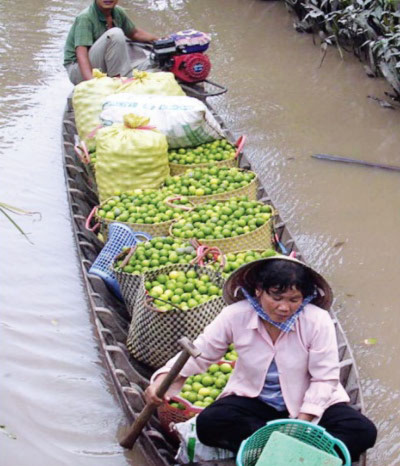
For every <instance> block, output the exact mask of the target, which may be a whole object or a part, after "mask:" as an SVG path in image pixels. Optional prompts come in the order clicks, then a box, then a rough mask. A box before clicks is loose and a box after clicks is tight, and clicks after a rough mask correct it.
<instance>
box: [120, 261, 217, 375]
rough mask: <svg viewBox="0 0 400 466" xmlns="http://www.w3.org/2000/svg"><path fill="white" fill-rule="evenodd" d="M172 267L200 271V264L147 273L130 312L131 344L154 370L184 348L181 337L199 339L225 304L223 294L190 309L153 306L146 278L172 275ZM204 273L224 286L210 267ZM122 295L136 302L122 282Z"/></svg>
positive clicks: (135, 355)
mask: <svg viewBox="0 0 400 466" xmlns="http://www.w3.org/2000/svg"><path fill="white" fill-rule="evenodd" d="M172 270H183V271H185V272H187V271H188V270H196V271H199V270H200V268H199V266H193V265H184V264H177V265H170V266H167V267H163V268H159V269H157V270H154V271H148V272H145V273H144V274H143V275H141V276H140V280H141V281H140V284H139V288H138V290H137V292H136V298H135V300H134V301H135V304H134V306H133V308H132V309H130V312H131V313H132V321H131V324H130V327H129V333H128V338H127V347H128V350H129V351H130V353H131V354H132V356H133V357H134V358H136V359H137V360H138V361H140V362H142V363H144V364H147V365H149V366H151V367H152V368H154V369H157V368H159V367H162V366H163V365H164V364H165V363H166V362H167V361H168V360H169V359H170V358H172V357H173V356H175V354H177V353H178V352H179V351H180V345H179V344H178V340H179V339H180V338H181V337H183V336H186V337H188V338H189V339H190V340H192V341H193V340H195V339H196V338H197V337H198V336H199V335H200V333H201V332H202V331H203V330H204V328H205V327H206V326H207V325H208V324H209V323H211V322H212V321H213V320H214V319H215V317H216V316H217V315H218V314H219V313H220V312H221V310H222V309H223V307H224V306H225V303H224V300H223V298H222V297H218V298H214V299H211V300H209V301H207V302H205V303H203V304H199V305H198V306H196V307H194V308H191V309H189V310H187V311H182V310H180V309H179V308H178V307H177V306H176V309H172V310H170V311H160V310H157V308H155V307H154V306H149V295H148V293H147V291H146V288H145V285H144V284H145V282H146V281H153V280H154V279H155V278H156V277H157V275H159V274H161V273H165V274H168V273H169V272H171V271H172ZM201 273H202V274H207V275H208V276H209V277H210V278H211V281H212V283H214V284H215V285H217V286H219V287H222V284H223V281H222V279H221V276H220V275H219V274H218V273H216V272H214V271H213V270H211V269H210V268H208V267H204V268H201ZM121 285H122V286H121V291H122V294H123V296H124V298H125V300H126V301H127V302H130V301H132V300H131V299H130V298H129V297H128V296H127V295H126V293H127V292H129V290H127V289H126V288H124V286H123V284H121Z"/></svg>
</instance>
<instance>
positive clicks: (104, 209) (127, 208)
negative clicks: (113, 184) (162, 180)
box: [97, 189, 191, 224]
mask: <svg viewBox="0 0 400 466" xmlns="http://www.w3.org/2000/svg"><path fill="white" fill-rule="evenodd" d="M168 196H170V193H169V192H167V191H165V190H151V189H148V190H143V191H141V190H138V191H136V192H134V191H130V192H126V193H122V194H120V195H118V196H113V197H112V198H111V199H109V200H108V201H106V202H104V203H103V204H102V205H101V206H100V208H99V210H98V212H97V215H98V216H99V217H101V218H105V219H108V220H116V221H118V222H127V223H139V224H153V223H163V222H168V221H170V220H174V219H177V218H180V217H181V215H182V213H183V210H182V209H180V208H179V207H170V206H168V205H167V203H166V200H167V198H168ZM172 203H173V204H174V205H177V206H178V205H185V206H188V207H190V206H191V204H190V202H189V201H188V199H186V198H181V199H180V200H179V201H178V200H176V201H172Z"/></svg>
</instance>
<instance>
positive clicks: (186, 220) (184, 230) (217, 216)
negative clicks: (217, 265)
mask: <svg viewBox="0 0 400 466" xmlns="http://www.w3.org/2000/svg"><path fill="white" fill-rule="evenodd" d="M273 216H274V211H273V208H272V207H271V206H270V205H267V204H262V203H261V202H257V201H251V200H249V199H248V198H246V197H238V198H236V197H235V198H231V199H229V200H226V201H216V200H212V201H209V202H207V203H204V204H199V205H197V206H196V207H195V208H194V209H192V210H190V211H187V212H183V214H182V217H181V218H180V219H178V220H177V221H176V222H174V223H173V224H172V225H171V227H170V234H171V236H172V237H174V238H194V239H197V240H198V241H199V242H201V244H204V245H207V246H212V247H217V248H219V249H220V250H221V251H222V252H223V253H224V254H227V253H229V252H233V251H239V250H246V249H269V248H272V220H273Z"/></svg>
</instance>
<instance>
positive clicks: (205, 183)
mask: <svg viewBox="0 0 400 466" xmlns="http://www.w3.org/2000/svg"><path fill="white" fill-rule="evenodd" d="M164 186H165V188H166V189H168V190H170V191H171V193H174V194H177V195H182V196H187V197H188V199H189V201H190V202H192V203H193V204H200V203H204V202H208V201H209V200H213V199H215V200H225V199H230V198H231V197H238V196H247V197H248V198H249V199H251V200H256V199H257V187H258V177H257V175H256V174H255V173H253V172H252V171H250V170H243V169H240V168H237V167H216V166H210V167H201V168H194V169H191V170H187V171H185V172H184V173H182V174H181V175H179V176H178V175H176V176H170V177H168V178H166V180H165V182H164Z"/></svg>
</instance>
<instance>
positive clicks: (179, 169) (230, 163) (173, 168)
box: [169, 135, 246, 176]
mask: <svg viewBox="0 0 400 466" xmlns="http://www.w3.org/2000/svg"><path fill="white" fill-rule="evenodd" d="M245 142H246V136H245V135H243V136H240V138H239V139H238V140H237V141H236V142H235V146H236V147H237V150H236V153H235V156H234V157H233V158H231V159H227V160H221V161H219V162H216V161H215V160H213V161H211V162H205V163H195V164H190V165H182V164H180V163H170V164H169V169H170V174H171V176H175V175H181V174H182V173H184V172H185V171H186V170H193V169H194V168H205V167H237V166H238V159H239V154H240V153H241V152H242V149H243V146H244V144H245Z"/></svg>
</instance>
